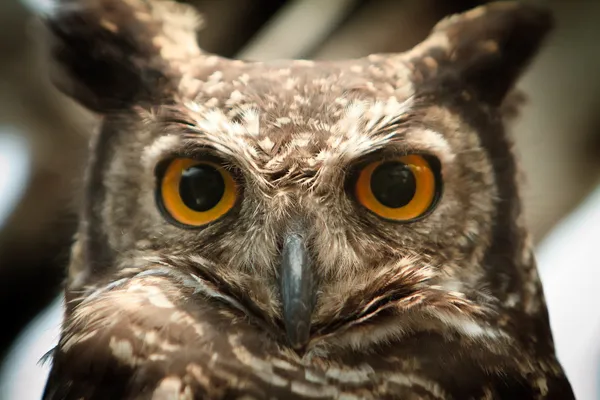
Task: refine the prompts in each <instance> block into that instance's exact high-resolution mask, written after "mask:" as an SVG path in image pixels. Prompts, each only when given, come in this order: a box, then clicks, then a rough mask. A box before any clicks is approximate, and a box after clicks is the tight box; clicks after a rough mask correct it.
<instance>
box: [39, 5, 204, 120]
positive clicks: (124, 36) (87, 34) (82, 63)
mask: <svg viewBox="0 0 600 400" xmlns="http://www.w3.org/2000/svg"><path fill="white" fill-rule="evenodd" d="M199 24H200V18H199V16H198V15H197V14H196V13H195V11H194V10H193V9H192V8H190V7H189V6H187V5H184V4H179V3H175V2H172V1H164V0H59V1H58V5H57V7H56V9H55V10H54V12H53V13H52V15H50V16H48V17H46V25H47V26H48V28H49V30H50V32H51V33H52V39H51V51H52V56H53V58H54V60H55V61H56V62H57V63H58V70H57V71H55V72H54V73H53V77H52V78H53V80H54V82H55V84H56V86H58V88H59V89H60V90H62V91H63V92H65V93H66V94H67V95H69V96H71V97H73V98H75V100H77V101H79V102H80V103H81V104H82V105H84V106H86V107H88V108H90V109H92V110H93V111H97V112H100V113H106V112H109V111H111V110H115V109H122V108H126V107H128V106H129V105H131V104H133V103H136V102H145V101H148V102H149V101H152V100H153V99H156V98H160V97H162V96H165V95H168V93H169V91H171V90H172V89H173V87H174V86H175V85H176V84H177V81H178V79H179V78H180V77H181V76H182V74H183V73H184V71H185V69H186V68H187V65H188V64H189V62H190V60H191V59H193V58H196V57H198V56H200V55H201V50H200V48H199V47H198V44H197V41H196V32H197V29H198V28H199Z"/></svg>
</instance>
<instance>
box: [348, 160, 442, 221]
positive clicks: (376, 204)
mask: <svg viewBox="0 0 600 400" xmlns="http://www.w3.org/2000/svg"><path fill="white" fill-rule="evenodd" d="M432 164H434V160H433V159H432V158H430V157H426V156H422V155H417V154H412V155H407V156H403V157H398V158H396V159H391V160H386V161H375V162H371V163H369V164H367V165H366V166H364V167H363V168H362V169H361V170H360V171H359V173H358V178H357V179H356V181H355V184H354V195H355V197H356V200H357V201H358V202H359V203H360V204H361V205H362V206H363V207H365V208H366V209H368V210H369V211H371V212H372V213H374V214H376V215H378V216H380V217H382V218H385V219H389V220H393V221H399V222H409V221H413V220H415V219H418V218H420V217H422V216H424V215H425V214H427V213H428V212H429V211H431V210H432V209H433V207H434V205H435V203H436V200H437V199H438V197H439V194H440V187H441V182H440V179H439V174H438V171H437V168H436V166H435V165H432Z"/></svg>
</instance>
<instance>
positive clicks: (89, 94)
mask: <svg viewBox="0 0 600 400" xmlns="http://www.w3.org/2000/svg"><path fill="white" fill-rule="evenodd" d="M200 22H201V21H200V18H199V17H198V16H197V15H196V14H195V13H194V12H193V11H192V10H191V9H190V8H189V7H188V6H186V5H182V4H178V3H173V2H170V1H159V0H156V1H143V0H78V1H75V0H63V1H62V2H61V5H60V7H59V8H58V9H57V10H56V12H55V15H54V16H53V17H52V18H51V19H50V20H49V26H50V28H51V31H52V33H53V37H54V39H53V56H54V59H55V60H56V61H57V64H58V66H59V68H58V69H57V71H56V74H55V75H54V80H55V82H56V83H57V85H58V86H59V87H60V88H61V89H62V90H63V91H64V92H65V93H67V94H68V95H70V96H71V97H73V98H74V99H75V100H77V101H78V102H79V103H81V104H82V105H84V106H86V107H87V108H89V109H91V110H92V111H93V112H95V113H97V114H99V115H100V116H101V118H102V124H101V127H100V129H99V131H98V132H97V133H96V134H95V135H94V137H93V139H92V144H91V157H90V160H89V165H88V168H87V172H86V183H85V189H84V190H85V196H84V198H85V199H84V204H83V206H82V211H81V223H80V227H79V231H78V235H77V243H76V245H75V247H74V253H73V260H72V265H71V275H70V281H69V285H70V286H69V290H70V292H71V293H79V291H80V290H82V289H84V288H86V287H88V286H94V285H100V284H107V282H108V281H110V280H111V279H113V280H114V277H115V276H124V275H126V274H127V273H128V271H135V273H137V274H139V273H147V274H159V275H160V274H163V275H168V276H171V277H173V279H179V280H180V281H181V282H182V285H183V286H182V288H183V289H182V290H183V292H182V293H186V295H189V299H190V301H196V300H193V299H201V300H197V301H204V302H207V304H215V305H218V307H222V310H223V318H226V317H227V316H236V318H237V317H239V316H242V317H243V318H247V319H249V320H250V321H251V323H255V324H257V326H261V329H264V331H265V333H266V334H268V335H271V336H272V337H273V338H276V340H277V341H279V342H280V343H281V344H282V345H284V346H289V347H290V348H294V349H296V350H297V351H309V350H311V349H317V348H319V346H329V347H330V348H331V347H344V348H348V347H350V348H353V349H362V348H368V347H369V346H371V345H373V344H375V343H378V342H381V341H386V340H390V339H391V338H397V337H400V336H402V335H403V334H405V333H406V332H410V331H412V330H415V329H432V330H435V329H438V328H440V329H441V327H443V329H446V330H450V331H453V332H459V333H462V334H465V335H468V336H469V337H474V338H478V337H486V336H494V335H502V334H503V332H502V330H503V329H506V330H510V329H513V325H512V324H513V322H511V321H512V319H511V318H513V317H514V318H515V319H519V318H520V319H522V320H523V321H526V322H524V323H530V324H533V325H535V324H536V322H531V321H536V320H538V319H540V318H541V320H542V321H544V322H543V323H541V324H540V325H539V327H540V328H539V329H547V324H546V322H545V321H546V317H545V312H546V311H545V306H544V305H543V297H542V294H541V289H540V288H539V282H538V279H537V275H536V273H535V266H534V265H533V262H532V259H531V249H530V246H529V244H528V242H527V238H526V231H525V229H524V228H523V224H522V213H521V209H520V201H519V197H518V193H517V184H516V178H517V170H516V167H515V160H514V157H513V155H512V152H511V144H510V140H509V139H508V138H507V135H506V134H505V126H504V119H503V113H502V110H503V107H504V105H505V102H506V101H505V100H506V98H507V94H508V93H509V91H510V90H511V88H512V87H513V85H514V83H515V81H516V79H517V78H518V77H519V75H520V73H521V71H522V70H523V69H524V67H526V65H527V64H528V62H529V60H530V59H531V58H532V56H533V55H534V54H535V52H536V51H537V49H538V47H539V45H540V43H541V41H542V39H543V38H544V37H545V34H546V33H547V31H548V30H549V28H550V26H551V19H550V16H549V14H548V13H547V12H546V11H544V10H542V9H539V8H538V7H536V6H533V5H528V4H520V3H513V2H500V3H492V4H488V5H486V6H485V7H481V8H477V9H474V10H472V11H469V12H467V13H465V14H461V15H457V16H452V17H449V18H447V19H445V20H443V21H442V22H440V23H439V24H437V25H436V26H435V28H434V29H433V31H432V33H431V35H430V36H429V37H428V38H427V39H425V40H424V41H423V42H422V43H420V44H419V45H417V46H416V47H414V48H413V49H411V50H409V51H407V52H405V53H401V54H374V55H370V56H368V57H365V58H361V59H354V60H339V61H318V62H317V61H308V60H291V61H288V60H278V61H265V62H257V61H242V60H231V59H226V58H223V57H220V56H217V55H214V54H207V53H205V52H203V51H202V50H201V49H200V48H199V47H198V44H197V41H196V32H197V28H198V27H199V24H200ZM140 271H142V272H140ZM115 282H116V281H115ZM115 284H116V283H115ZM177 295H179V296H181V295H182V294H181V293H179V294H177ZM499 311H502V313H500V312H499ZM500 314H502V315H503V317H502V318H504V319H502V318H500V317H498V315H500ZM506 316H509V317H506ZM539 316H541V317H540V318H538V317H539ZM527 321H529V322H527ZM503 324H504V325H503ZM535 326H538V325H535ZM499 327H500V328H499ZM502 327H504V328H502ZM548 346H551V344H548Z"/></svg>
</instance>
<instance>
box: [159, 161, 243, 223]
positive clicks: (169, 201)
mask: <svg viewBox="0 0 600 400" xmlns="http://www.w3.org/2000/svg"><path fill="white" fill-rule="evenodd" d="M236 198H237V184H236V182H235V179H234V178H233V176H232V175H231V173H230V172H229V171H228V170H226V169H225V168H224V167H223V166H221V165H219V164H217V163H215V162H212V161H199V160H193V159H189V158H177V159H174V160H173V161H171V162H170V163H169V165H168V166H167V168H166V170H165V172H164V174H163V176H162V180H161V181H160V184H159V193H158V202H159V206H160V208H161V209H162V210H163V212H164V213H166V214H167V217H168V218H170V219H172V220H174V221H175V222H177V223H179V224H183V225H186V226H190V227H200V226H204V225H207V224H209V223H211V222H214V221H216V220H218V219H219V218H221V217H222V216H224V215H225V214H227V212H228V211H230V210H231V209H232V208H233V206H234V205H235V202H236Z"/></svg>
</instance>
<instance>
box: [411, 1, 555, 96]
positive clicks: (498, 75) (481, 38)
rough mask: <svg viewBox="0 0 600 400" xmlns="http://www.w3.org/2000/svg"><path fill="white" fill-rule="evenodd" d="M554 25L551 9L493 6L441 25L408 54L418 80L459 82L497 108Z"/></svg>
mask: <svg viewBox="0 0 600 400" xmlns="http://www.w3.org/2000/svg"><path fill="white" fill-rule="evenodd" d="M553 25H554V20H553V18H552V15H551V13H550V11H549V10H547V9H545V8H543V7H540V6H537V5H533V4H530V3H521V2H512V1H506V2H495V3H489V4H487V5H484V6H480V7H478V8H475V9H473V10H471V11H468V12H466V13H463V14H458V15H454V16H451V17H448V18H446V19H444V20H442V21H441V22H440V23H438V24H437V25H436V26H435V28H434V29H433V31H432V33H431V35H430V36H429V37H428V38H427V39H426V40H425V41H424V42H422V43H421V44H419V45H417V46H416V47H415V48H414V49H413V50H411V51H409V52H408V53H407V56H408V58H409V60H410V62H411V63H412V64H413V65H414V67H415V71H416V73H417V75H418V76H417V79H416V80H417V81H418V80H422V81H424V80H427V79H428V78H434V77H437V78H442V79H443V78H449V79H458V80H460V82H461V83H463V84H464V85H465V86H466V87H467V88H468V89H471V90H473V91H474V92H475V93H476V94H477V96H478V98H479V100H481V101H484V102H486V103H489V104H492V105H495V106H499V105H500V104H501V103H502V101H503V99H504V97H505V96H506V94H507V93H508V91H509V90H510V89H511V88H512V86H513V85H514V83H515V81H516V80H517V79H518V77H519V75H520V74H521V72H522V71H523V69H524V68H525V67H526V66H527V65H528V64H529V61H530V60H531V59H532V58H533V56H534V55H535V54H536V53H537V51H538V49H539V47H540V46H541V43H542V41H543V39H544V38H545V37H546V36H547V34H548V32H549V31H550V30H551V28H552V27H553Z"/></svg>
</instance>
